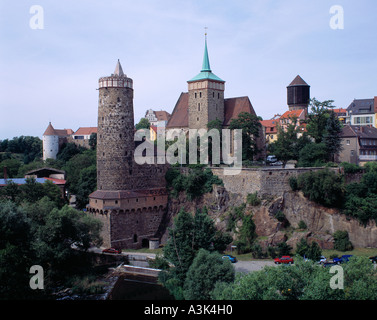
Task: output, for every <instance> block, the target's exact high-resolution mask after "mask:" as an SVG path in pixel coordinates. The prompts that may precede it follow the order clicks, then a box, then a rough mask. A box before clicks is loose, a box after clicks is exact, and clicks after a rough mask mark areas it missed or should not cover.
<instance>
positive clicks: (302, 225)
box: [298, 220, 308, 229]
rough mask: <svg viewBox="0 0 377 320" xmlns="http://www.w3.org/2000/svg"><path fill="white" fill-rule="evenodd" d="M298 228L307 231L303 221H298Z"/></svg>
mask: <svg viewBox="0 0 377 320" xmlns="http://www.w3.org/2000/svg"><path fill="white" fill-rule="evenodd" d="M298 228H299V229H307V228H308V226H307V225H306V223H305V222H304V221H302V220H300V221H299V223H298Z"/></svg>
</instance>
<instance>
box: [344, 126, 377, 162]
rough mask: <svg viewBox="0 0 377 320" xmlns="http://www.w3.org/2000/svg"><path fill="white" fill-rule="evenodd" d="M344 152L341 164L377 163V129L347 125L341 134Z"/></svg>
mask: <svg viewBox="0 0 377 320" xmlns="http://www.w3.org/2000/svg"><path fill="white" fill-rule="evenodd" d="M341 137H342V150H341V152H340V154H339V157H338V161H339V162H349V163H353V164H357V165H364V164H365V163H367V162H370V161H377V129H376V128H374V127H372V126H371V125H369V126H361V125H360V126H353V125H349V124H348V125H345V126H344V127H343V129H342V132H341Z"/></svg>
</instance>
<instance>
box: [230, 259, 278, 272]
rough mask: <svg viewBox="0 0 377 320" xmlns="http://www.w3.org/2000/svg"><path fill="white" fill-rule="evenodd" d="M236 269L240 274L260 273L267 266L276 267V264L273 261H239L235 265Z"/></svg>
mask: <svg viewBox="0 0 377 320" xmlns="http://www.w3.org/2000/svg"><path fill="white" fill-rule="evenodd" d="M233 265H234V269H235V270H236V271H238V272H244V273H248V272H251V271H258V270H262V269H263V268H264V267H265V266H274V265H275V264H274V262H273V261H272V260H265V261H260V260H258V261H237V262H236V263H233Z"/></svg>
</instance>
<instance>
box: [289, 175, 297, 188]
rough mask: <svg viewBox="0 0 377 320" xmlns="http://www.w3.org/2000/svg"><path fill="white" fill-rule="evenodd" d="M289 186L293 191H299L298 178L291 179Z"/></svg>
mask: <svg viewBox="0 0 377 320" xmlns="http://www.w3.org/2000/svg"><path fill="white" fill-rule="evenodd" d="M289 186H290V187H291V189H292V191H296V190H298V183H297V178H296V177H290V178H289Z"/></svg>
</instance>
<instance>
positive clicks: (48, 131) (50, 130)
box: [43, 122, 58, 136]
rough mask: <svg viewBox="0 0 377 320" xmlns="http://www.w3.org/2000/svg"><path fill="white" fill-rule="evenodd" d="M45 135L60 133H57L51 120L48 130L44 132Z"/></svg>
mask: <svg viewBox="0 0 377 320" xmlns="http://www.w3.org/2000/svg"><path fill="white" fill-rule="evenodd" d="M43 135H44V136H57V135H58V134H57V133H56V131H55V129H54V127H53V126H52V124H51V122H50V123H49V124H48V127H47V129H46V131H45V132H44V134H43Z"/></svg>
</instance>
